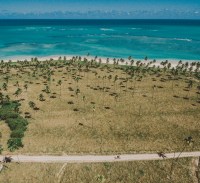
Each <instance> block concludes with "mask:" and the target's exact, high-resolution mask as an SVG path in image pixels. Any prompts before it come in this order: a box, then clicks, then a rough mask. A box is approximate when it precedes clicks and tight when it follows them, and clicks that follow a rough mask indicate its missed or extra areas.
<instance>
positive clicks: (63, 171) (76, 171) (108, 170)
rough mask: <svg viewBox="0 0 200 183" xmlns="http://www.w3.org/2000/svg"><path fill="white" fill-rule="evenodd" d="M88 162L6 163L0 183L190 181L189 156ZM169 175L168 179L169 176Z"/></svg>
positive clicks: (165, 182)
mask: <svg viewBox="0 0 200 183" xmlns="http://www.w3.org/2000/svg"><path fill="white" fill-rule="evenodd" d="M172 161H173V160H163V161H140V162H138V161H135V162H124V163H94V164H93V163H92V164H66V165H62V164H37V163H36V164H30V163H27V164H26V163H25V164H15V163H12V164H7V167H8V168H7V169H4V171H2V172H1V174H0V182H1V183H13V182H14V183H32V182H34V183H41V182H44V183H47V182H48V183H76V182H77V183H80V182H82V183H88V182H90V183H110V182H113V183H173V182H174V183H183V182H184V183H191V182H193V181H194V180H195V176H194V172H193V171H192V165H191V159H179V160H178V162H177V163H176V164H175V166H174V170H173V173H172V174H170V170H171V164H172ZM170 177H171V179H170Z"/></svg>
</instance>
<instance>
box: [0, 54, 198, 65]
mask: <svg viewBox="0 0 200 183" xmlns="http://www.w3.org/2000/svg"><path fill="white" fill-rule="evenodd" d="M76 56H80V57H81V58H82V60H83V59H84V58H87V59H88V60H89V61H90V60H94V59H95V56H86V55H50V56H39V57H37V58H38V60H39V61H46V60H50V59H53V60H58V58H59V57H62V58H63V57H66V59H67V60H70V59H72V58H73V57H76ZM35 57H36V56H15V57H7V58H5V59H1V60H4V61H5V62H8V61H9V60H11V61H13V62H17V61H24V60H27V61H31V58H35ZM108 58H109V64H113V63H114V61H113V59H114V57H97V59H96V61H99V60H100V59H101V62H102V63H106V61H107V59H108ZM120 59H123V60H124V62H123V63H122V62H119V64H120V65H126V64H127V63H128V65H129V64H130V60H129V59H128V58H116V60H120ZM132 59H133V60H134V61H135V62H137V61H141V62H142V63H149V62H151V61H153V60H154V59H148V60H144V59H138V58H132ZM155 60H156V62H155V63H153V64H152V66H153V65H155V66H162V65H160V63H161V62H163V61H166V60H168V62H169V63H171V67H176V66H177V64H178V62H179V61H180V60H177V59H155ZM181 61H182V63H186V62H188V63H191V62H200V60H181Z"/></svg>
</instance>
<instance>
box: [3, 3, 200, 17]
mask: <svg viewBox="0 0 200 183" xmlns="http://www.w3.org/2000/svg"><path fill="white" fill-rule="evenodd" d="M0 18H174V19H176V18H183V19H184V18H191V19H193V18H194V19H200V0H0Z"/></svg>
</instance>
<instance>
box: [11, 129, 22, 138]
mask: <svg viewBox="0 0 200 183" xmlns="http://www.w3.org/2000/svg"><path fill="white" fill-rule="evenodd" d="M10 137H11V138H23V137H24V130H23V129H17V130H14V131H12V132H11V135H10Z"/></svg>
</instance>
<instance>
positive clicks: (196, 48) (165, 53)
mask: <svg viewBox="0 0 200 183" xmlns="http://www.w3.org/2000/svg"><path fill="white" fill-rule="evenodd" d="M87 53H90V55H94V56H95V55H97V56H102V57H118V58H126V57H128V56H132V57H133V58H140V59H142V58H144V57H145V56H147V57H148V58H151V59H187V60H200V20H0V59H6V58H10V57H13V58H14V57H16V56H38V57H40V56H50V55H87Z"/></svg>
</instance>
